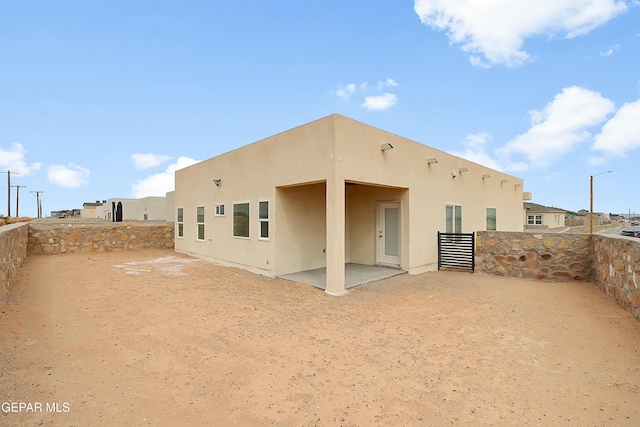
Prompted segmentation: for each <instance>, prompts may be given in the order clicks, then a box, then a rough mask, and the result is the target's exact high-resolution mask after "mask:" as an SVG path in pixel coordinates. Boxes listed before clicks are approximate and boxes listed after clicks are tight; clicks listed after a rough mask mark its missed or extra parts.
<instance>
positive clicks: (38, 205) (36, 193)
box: [31, 191, 44, 218]
mask: <svg viewBox="0 0 640 427" xmlns="http://www.w3.org/2000/svg"><path fill="white" fill-rule="evenodd" d="M31 193H32V194H35V195H36V203H37V208H38V218H42V200H41V199H40V194H42V193H44V191H32V192H31Z"/></svg>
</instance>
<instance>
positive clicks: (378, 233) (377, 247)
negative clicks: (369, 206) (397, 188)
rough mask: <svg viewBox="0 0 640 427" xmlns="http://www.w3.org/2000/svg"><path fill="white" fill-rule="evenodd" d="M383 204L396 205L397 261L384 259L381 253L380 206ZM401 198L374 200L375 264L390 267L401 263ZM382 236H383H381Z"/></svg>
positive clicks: (398, 265)
mask: <svg viewBox="0 0 640 427" xmlns="http://www.w3.org/2000/svg"><path fill="white" fill-rule="evenodd" d="M384 205H396V206H397V207H398V255H397V260H398V262H397V263H396V262H389V261H390V260H388V259H387V260H385V259H384V258H383V257H384V255H382V247H383V246H382V245H383V242H382V240H383V238H381V233H382V232H383V228H382V227H383V225H382V222H381V221H382V215H381V212H382V207H383V206H384ZM402 222H403V221H402V200H378V201H376V230H375V236H376V237H375V239H376V244H375V251H376V256H375V263H376V265H388V266H392V267H400V266H401V265H402ZM382 237H384V236H382Z"/></svg>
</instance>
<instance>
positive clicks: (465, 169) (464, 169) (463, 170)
mask: <svg viewBox="0 0 640 427" xmlns="http://www.w3.org/2000/svg"><path fill="white" fill-rule="evenodd" d="M458 172H469V169H467V168H465V167H464V166H463V167H461V168H459V169H458Z"/></svg>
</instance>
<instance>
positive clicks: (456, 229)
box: [445, 205, 462, 233]
mask: <svg viewBox="0 0 640 427" xmlns="http://www.w3.org/2000/svg"><path fill="white" fill-rule="evenodd" d="M445 212H446V221H447V229H446V232H447V233H462V206H460V205H446V207H445Z"/></svg>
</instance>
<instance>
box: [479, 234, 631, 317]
mask: <svg viewBox="0 0 640 427" xmlns="http://www.w3.org/2000/svg"><path fill="white" fill-rule="evenodd" d="M476 272H477V273H479V274H493V275H497V276H506V277H520V278H527V279H536V280H544V281H572V280H573V281H584V282H593V283H595V284H597V285H598V286H599V287H600V288H601V289H602V290H603V291H604V292H605V293H606V294H607V295H609V296H611V297H612V298H613V299H614V300H615V301H616V302H617V303H618V304H619V305H620V306H621V307H623V308H624V309H625V310H627V311H629V312H631V313H632V314H633V315H634V316H635V317H636V319H638V320H640V239H636V238H632V237H623V236H614V235H598V234H593V235H591V234H569V233H527V232H524V233H522V232H495V231H479V232H477V235H476Z"/></svg>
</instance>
